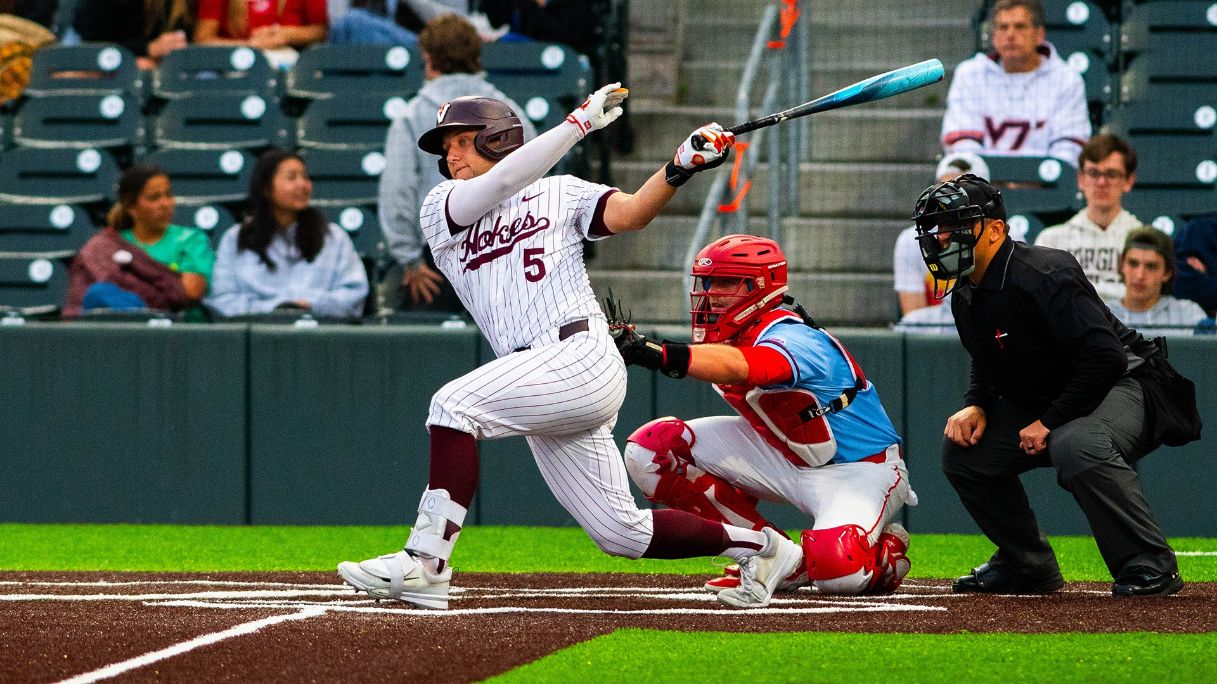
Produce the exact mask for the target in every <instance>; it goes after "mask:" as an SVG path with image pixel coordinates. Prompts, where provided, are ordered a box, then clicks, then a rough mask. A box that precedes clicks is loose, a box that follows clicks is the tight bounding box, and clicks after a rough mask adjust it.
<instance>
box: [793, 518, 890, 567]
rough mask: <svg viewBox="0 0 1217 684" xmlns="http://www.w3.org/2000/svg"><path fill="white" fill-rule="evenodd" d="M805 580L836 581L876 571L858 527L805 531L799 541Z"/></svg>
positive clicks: (869, 548) (868, 543) (869, 547)
mask: <svg viewBox="0 0 1217 684" xmlns="http://www.w3.org/2000/svg"><path fill="white" fill-rule="evenodd" d="M801 543H802V545H803V559H804V562H805V563H806V564H807V576H808V577H809V578H811V579H812V580H813V581H814V580H835V579H840V578H842V577H848V576H850V575H855V574H857V573H859V572H865V573H871V574H873V573H874V571H875V553H874V550H873V549H872V548H871V545H870V542H869V541H867V539H866V530H863V529H862V527H861V526H859V525H841V526H840V527H829V528H827V529H823V530H804V531H803V538H802V540H801Z"/></svg>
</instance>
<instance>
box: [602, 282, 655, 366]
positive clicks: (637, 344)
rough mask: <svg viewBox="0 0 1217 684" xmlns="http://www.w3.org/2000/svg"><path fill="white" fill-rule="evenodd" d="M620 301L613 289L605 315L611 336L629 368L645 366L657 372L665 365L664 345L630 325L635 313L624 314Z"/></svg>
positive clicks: (606, 301)
mask: <svg viewBox="0 0 1217 684" xmlns="http://www.w3.org/2000/svg"><path fill="white" fill-rule="evenodd" d="M622 311H623V307H622V305H621V300H620V299H614V298H613V291H612V289H610V290H609V293H608V297H606V298H605V299H604V315H605V316H606V317H607V318H608V326H609V335H610V336H612V338H613V343H614V344H616V345H617V351H618V352H620V353H621V358H622V359H623V360H624V361H625V365H627V366H634V365H636V366H644V367H646V368H650V369H651V370H657V369H658V368H659V366H660V365H661V364H662V363H663V345H661V344H659V343H657V342H654V341H651V340H648V339H647V338H646V337H645V336H644V335H642V334H640V333H639V332H638V330H637V328H635V327H634V325H633V324H632V323H630V318H632V317H633V314H634V312H633V311H630V312H629V313H628V314H624V317H623V314H622Z"/></svg>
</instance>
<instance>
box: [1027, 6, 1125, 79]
mask: <svg viewBox="0 0 1217 684" xmlns="http://www.w3.org/2000/svg"><path fill="white" fill-rule="evenodd" d="M1043 7H1044V28H1045V29H1046V34H1047V39H1048V42H1050V43H1052V44H1053V45H1054V46H1055V47H1056V49H1057V52H1059V53H1060V55H1061V59H1064V60H1066V61H1069V58H1070V56H1071V55H1074V54H1077V53H1079V52H1080V53H1085V54H1088V55H1089V56H1090V57H1091V58H1094V57H1097V58H1098V59H1099V61H1101V62H1102V63H1103V64H1104V65H1108V64H1111V63H1112V62H1113V61H1114V59H1115V55H1116V50H1115V37H1114V36H1113V35H1112V26H1111V22H1109V21H1108V20H1107V16H1106V15H1105V14H1104V13H1103V10H1102V8H1100V7H1099V6H1097V5H1096V4H1095V3H1093V2H1087V1H1086V0H1045V1H1044V2H1043Z"/></svg>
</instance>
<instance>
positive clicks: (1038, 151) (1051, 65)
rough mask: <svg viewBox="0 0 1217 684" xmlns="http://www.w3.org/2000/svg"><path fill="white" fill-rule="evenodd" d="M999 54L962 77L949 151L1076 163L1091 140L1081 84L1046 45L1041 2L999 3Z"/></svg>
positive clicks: (994, 16)
mask: <svg viewBox="0 0 1217 684" xmlns="http://www.w3.org/2000/svg"><path fill="white" fill-rule="evenodd" d="M989 17H990V19H989V23H990V25H991V26H992V31H993V34H992V35H993V52H991V53H989V54H977V55H976V56H974V57H972V58H970V59H967V60H965V61H964V62H963V63H961V64H960V65H959V67H958V68H957V69H956V70H955V76H954V77H953V78H952V79H951V89H950V91H948V93H947V111H946V116H945V117H943V120H942V145H943V149H944V151H946V152H963V151H967V152H976V153H979V154H985V155H1006V156H1028V157H1047V156H1052V157H1056V158H1058V159H1060V160H1062V161H1065V162H1067V163H1069V164H1073V163H1074V162H1075V161H1076V160H1077V155H1078V150H1079V149H1080V148H1081V146H1082V145H1083V144H1084V143H1085V142H1086V140H1087V139H1088V138H1089V137H1090V113H1089V110H1088V109H1087V108H1086V88H1085V85H1084V84H1083V82H1082V77H1081V76H1079V75H1078V74H1077V72H1075V71H1074V70H1073V69H1072V68H1070V67H1069V65H1068V64H1066V63H1065V62H1064V60H1062V59H1061V57H1060V56H1059V55H1058V54H1057V52H1056V48H1054V47H1053V46H1052V45H1051V44H1050V43H1046V42H1044V9H1043V7H1042V6H1041V5H1040V3H1039V0H998V2H997V3H995V4H994V5H993V9H992V11H991V13H990V15H989Z"/></svg>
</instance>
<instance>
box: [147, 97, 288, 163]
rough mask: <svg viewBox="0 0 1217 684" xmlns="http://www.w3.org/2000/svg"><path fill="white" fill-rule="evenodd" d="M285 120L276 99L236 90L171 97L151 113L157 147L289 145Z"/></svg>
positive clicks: (204, 147) (222, 147) (191, 147)
mask: <svg viewBox="0 0 1217 684" xmlns="http://www.w3.org/2000/svg"><path fill="white" fill-rule="evenodd" d="M287 126H288V122H287V120H286V117H284V116H283V112H282V111H281V110H280V109H279V102H278V100H276V99H273V98H272V99H267V98H264V97H261V96H259V95H249V94H237V93H212V94H195V95H188V96H186V97H183V98H180V99H177V100H171V101H170V102H169V103H168V104H167V105H165V108H164V109H162V110H161V111H160V113H158V114H157V115H156V117H155V123H154V124H153V126H152V140H153V141H154V142H155V144H156V145H157V146H159V147H170V148H182V149H199V150H207V149H210V150H226V149H233V148H236V149H259V148H265V147H271V146H275V147H284V148H287V147H291V146H292V145H291V134H290V131H289V129H288V127H287Z"/></svg>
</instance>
